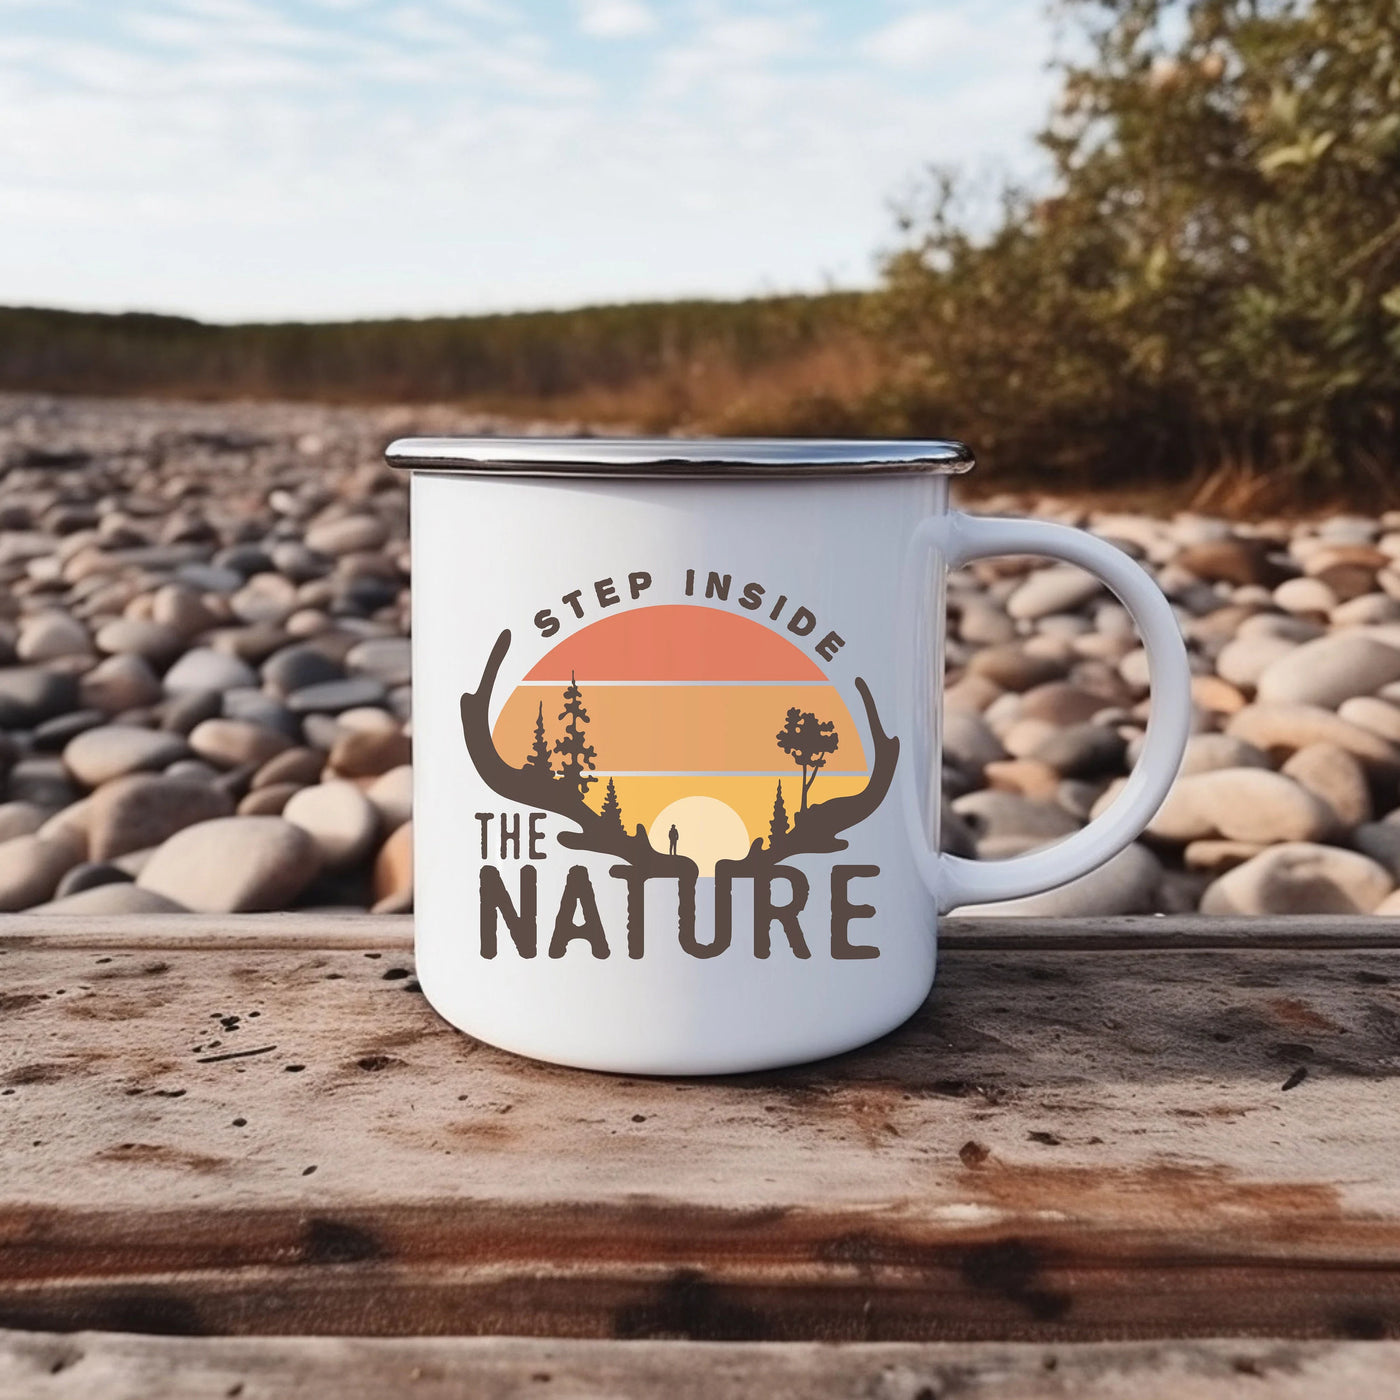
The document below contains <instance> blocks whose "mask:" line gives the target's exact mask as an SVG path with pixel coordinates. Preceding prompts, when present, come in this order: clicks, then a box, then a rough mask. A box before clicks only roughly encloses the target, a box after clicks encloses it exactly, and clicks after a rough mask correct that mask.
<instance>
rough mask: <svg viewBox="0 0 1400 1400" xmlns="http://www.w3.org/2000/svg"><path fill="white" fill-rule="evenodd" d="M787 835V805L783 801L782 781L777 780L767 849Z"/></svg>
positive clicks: (770, 848)
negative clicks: (776, 791) (776, 792)
mask: <svg viewBox="0 0 1400 1400" xmlns="http://www.w3.org/2000/svg"><path fill="white" fill-rule="evenodd" d="M787 834H788V819H787V805H786V803H784V801H783V781H782V779H781V778H779V779H778V795H777V797H775V798H774V799H773V820H772V821H770V822H769V823H768V849H769V850H772V849H773V847H774V845H776V844H777V842H779V841H781V840H782V838H783V837H784V836H786V835H787Z"/></svg>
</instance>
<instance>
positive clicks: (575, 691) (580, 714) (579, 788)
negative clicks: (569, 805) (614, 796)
mask: <svg viewBox="0 0 1400 1400" xmlns="http://www.w3.org/2000/svg"><path fill="white" fill-rule="evenodd" d="M559 718H560V719H567V720H568V721H569V722H568V724H566V725H565V726H564V737H563V738H562V739H556V740H555V741H554V752H555V753H557V754H562V755H563V762H562V763H561V764H560V765H559V768H560V772H559V776H560V778H561V779H562V780H563V781H564V782H565V783H566V784H567V785H568V786H569V787H570V788H572V789H573V790H574V792H576V793H578V795H579V796H580V797H587V796H588V789H589V788H591V787H592V786H593V784H594V783H596V782H597V781H598V780H597V778H592V777H589V775H588V770H589V769H591V768H592V767H593V760H594V759H595V758H596V757H597V756H598V753H597V750H596V749H595V748H594V747H593V745H592V744H586V743H584V733H583V726H584V725H585V724H587V723H588V711H587V710H585V709H584V708H583V692H582V691H581V690H580V689H579V688H578V678H577V677H576V676H575V675H574V673H573V672H572V671H570V672H569V684H568V687H567V689H566V690H565V691H564V708H563V710H562V711H561V712H560V715H559Z"/></svg>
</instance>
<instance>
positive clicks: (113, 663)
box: [78, 654, 165, 715]
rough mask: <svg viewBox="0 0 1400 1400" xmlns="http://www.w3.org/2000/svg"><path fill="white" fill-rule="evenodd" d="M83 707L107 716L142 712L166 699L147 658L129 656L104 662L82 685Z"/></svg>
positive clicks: (90, 673) (88, 674)
mask: <svg viewBox="0 0 1400 1400" xmlns="http://www.w3.org/2000/svg"><path fill="white" fill-rule="evenodd" d="M78 692H79V696H80V698H81V700H82V703H83V704H84V705H87V706H91V707H92V708H93V709H96V710H101V711H102V712H103V713H104V714H107V715H119V714H122V713H123V712H124V711H126V710H137V709H142V708H144V707H145V706H147V705H154V704H156V703H157V702H158V701H159V700H160V699H161V697H162V696H163V695H164V693H165V692H164V690H163V689H162V688H161V684H160V681H159V680H158V679H157V677H156V673H155V672H154V671H153V670H151V666H150V663H149V662H148V661H146V660H145V658H144V657H140V656H136V655H132V654H128V655H122V656H109V657H108V658H107V659H106V660H105V661H100V662H98V664H97V665H96V666H94V667H93V668H92V670H90V671H89V672H88V673H87V674H86V675H85V676H84V677H83V678H82V680H81V681H79V683H78Z"/></svg>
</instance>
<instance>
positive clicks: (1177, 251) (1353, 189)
mask: <svg viewBox="0 0 1400 1400" xmlns="http://www.w3.org/2000/svg"><path fill="white" fill-rule="evenodd" d="M1059 8H1060V10H1061V12H1062V15H1063V19H1064V24H1065V42H1064V52H1065V53H1066V54H1069V55H1073V57H1070V58H1066V59H1064V60H1062V62H1061V64H1060V76H1061V85H1060V97H1059V100H1058V103H1057V105H1056V108H1055V110H1054V111H1053V112H1052V113H1051V114H1050V115H1049V117H1048V119H1047V124H1046V127H1045V130H1044V131H1043V133H1042V134H1041V137H1040V140H1041V142H1042V144H1043V146H1044V149H1045V151H1046V153H1047V156H1048V160H1049V166H1050V170H1049V176H1048V179H1047V181H1046V182H1045V184H1044V186H1042V187H1041V188H1037V189H1020V188H1015V187H1006V188H1003V189H1000V190H999V191H997V192H996V195H997V197H996V200H995V213H994V216H993V217H992V218H990V219H989V218H988V217H987V215H986V206H987V201H986V199H985V191H978V190H971V191H969V190H968V189H967V188H966V187H965V186H964V184H963V183H962V182H961V180H960V178H959V177H958V176H957V175H956V174H955V173H952V172H946V171H935V172H931V173H930V174H929V176H928V177H927V179H926V181H925V183H924V185H923V187H922V189H921V191H920V192H919V194H918V195H917V196H916V197H915V198H914V199H913V200H911V201H910V202H909V203H908V204H907V206H906V207H905V208H904V209H903V210H902V212H901V214H900V218H899V233H900V238H899V241H898V245H897V248H896V251H894V252H893V253H892V254H891V255H889V256H888V257H887V259H886V260H885V263H884V266H883V276H882V281H881V285H880V286H879V288H878V289H877V290H875V291H873V292H869V293H832V294H828V295H825V296H816V297H802V296H789V297H774V298H765V299H754V300H748V301H742V302H730V303H726V302H705V301H694V302H674V303H662V304H653V305H631V306H609V307H594V308H585V309H582V310H577V311H566V312H533V313H522V314H517V315H493V316H482V317H461V318H441V319H432V320H403V321H377V322H358V323H345V324H337V325H330V324H318V325H294V324H289V325H245V326H211V325H204V324H200V323H198V322H194V321H189V320H184V319H180V318H172V317H159V316H103V315H86V314H76V313H66V312H52V311H43V310H26V309H11V310H0V387H4V388H10V389H41V390H52V391H60V392H61V391H73V392H88V393H143V394H180V395H193V396H225V395H229V396H233V395H238V396H249V395H255V396H263V397H288V398H297V397H301V398H316V399H324V400H331V401H341V400H345V401H352V400H359V401H363V400H368V399H372V400H381V401H409V402H413V401H419V402H422V401H438V402H443V401H447V402H458V403H463V404H467V405H472V406H476V407H480V408H483V409H488V410H494V411H499V412H503V413H508V414H513V415H526V416H529V417H534V418H545V419H568V420H574V421H584V422H589V423H598V424H603V425H629V426H634V427H637V428H643V429H648V430H653V431H657V430H669V429H679V430H683V431H706V432H721V433H748V432H753V433H777V434H783V433H792V434H818V435H820V434H838V435H845V434H849V435H870V434H874V435H923V434H929V435H945V436H956V437H962V438H966V439H967V440H968V441H969V442H971V443H973V444H974V446H975V447H976V448H977V449H978V452H979V456H980V457H981V458H982V459H983V460H984V461H985V462H986V463H987V465H988V466H989V468H991V470H990V471H989V472H987V473H986V474H985V475H984V477H983V482H984V484H985V485H988V486H991V485H997V486H1016V485H1032V486H1051V487H1055V488H1058V489H1063V490H1116V489H1123V488H1131V489H1139V488H1144V487H1153V488H1157V487H1160V488H1163V489H1167V490H1170V491H1173V492H1175V493H1177V494H1178V495H1181V494H1188V495H1189V496H1190V497H1191V498H1193V499H1194V500H1196V501H1197V502H1198V503H1200V504H1206V505H1209V506H1212V507H1215V508H1218V509H1223V510H1227V511H1231V510H1233V511H1240V510H1249V509H1258V508H1263V507H1265V506H1272V505H1277V504H1303V503H1307V502H1312V501H1318V502H1320V501H1324V500H1326V501H1332V502H1335V501H1339V500H1352V501H1354V502H1356V503H1358V504H1365V505H1369V506H1374V505H1376V503H1377V502H1378V501H1381V500H1383V499H1384V500H1386V501H1389V497H1388V492H1387V488H1388V487H1389V486H1390V484H1391V482H1392V481H1393V480H1394V477H1395V472H1396V467H1397V464H1400V6H1398V5H1397V4H1396V0H1187V3H1180V0H1177V2H1176V3H1167V0H1064V3H1062V4H1061V5H1060V7H1059ZM953 118H955V114H950V119H953ZM979 211H980V212H979ZM814 217H820V214H819V211H814ZM390 255H391V254H390ZM1392 503H1393V502H1392Z"/></svg>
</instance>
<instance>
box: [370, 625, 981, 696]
mask: <svg viewBox="0 0 1400 1400" xmlns="http://www.w3.org/2000/svg"><path fill="white" fill-rule="evenodd" d="M966 640H972V639H971V638H966ZM411 653H412V644H411V643H410V642H409V640H408V638H407V637H371V638H369V639H368V640H367V641H363V642H359V643H357V644H356V645H355V646H353V647H351V649H350V651H349V652H348V653H347V654H346V657H345V664H346V666H347V667H348V668H349V669H350V670H351V671H354V672H356V673H358V674H360V675H366V676H373V677H374V678H375V679H376V680H380V681H383V682H384V684H385V685H389V686H394V685H407V684H408V682H409V681H410V679H411V678H412V664H411Z"/></svg>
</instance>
